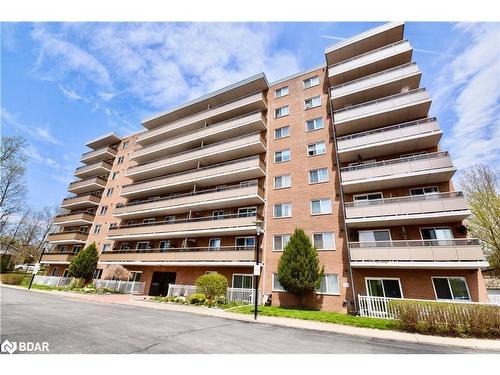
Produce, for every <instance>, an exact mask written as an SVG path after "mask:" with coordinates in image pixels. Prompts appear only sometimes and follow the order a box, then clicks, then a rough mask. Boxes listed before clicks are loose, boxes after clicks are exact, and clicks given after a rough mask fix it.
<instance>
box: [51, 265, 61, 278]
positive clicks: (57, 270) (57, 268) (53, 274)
mask: <svg viewBox="0 0 500 375" xmlns="http://www.w3.org/2000/svg"><path fill="white" fill-rule="evenodd" d="M58 272H59V267H54V268H52V273H51V274H50V275H51V276H55V275H56V274H57V273H58Z"/></svg>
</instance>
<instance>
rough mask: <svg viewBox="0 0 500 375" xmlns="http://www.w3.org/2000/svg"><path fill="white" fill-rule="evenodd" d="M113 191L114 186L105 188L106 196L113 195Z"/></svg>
mask: <svg viewBox="0 0 500 375" xmlns="http://www.w3.org/2000/svg"><path fill="white" fill-rule="evenodd" d="M114 191H115V188H112V187H110V188H108V189H107V190H106V197H111V196H112V195H113V192H114Z"/></svg>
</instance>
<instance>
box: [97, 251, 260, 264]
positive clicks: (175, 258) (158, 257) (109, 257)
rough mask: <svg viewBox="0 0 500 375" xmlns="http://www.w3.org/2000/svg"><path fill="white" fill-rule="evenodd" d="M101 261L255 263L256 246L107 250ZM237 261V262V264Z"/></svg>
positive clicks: (136, 262) (100, 257)
mask: <svg viewBox="0 0 500 375" xmlns="http://www.w3.org/2000/svg"><path fill="white" fill-rule="evenodd" d="M99 262H100V263H108V262H109V263H122V264H130V263H134V264H148V263H160V264H172V265H182V264H183V263H184V264H187V265H190V266H192V265H196V264H197V263H198V264H213V265H226V266H235V265H251V264H255V248H253V247H235V246H221V247H218V248H209V247H192V248H169V249H146V250H142V249H141V250H139V249H129V250H113V251H105V252H103V253H102V254H101V255H100V256H99ZM235 263H236V264H235Z"/></svg>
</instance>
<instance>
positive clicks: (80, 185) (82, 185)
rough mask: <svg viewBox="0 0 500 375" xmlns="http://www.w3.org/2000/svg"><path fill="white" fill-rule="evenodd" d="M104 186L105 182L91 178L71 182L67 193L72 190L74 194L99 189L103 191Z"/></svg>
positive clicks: (101, 179) (100, 178) (99, 178)
mask: <svg viewBox="0 0 500 375" xmlns="http://www.w3.org/2000/svg"><path fill="white" fill-rule="evenodd" d="M105 186H106V180H105V179H104V178H102V177H99V176H98V177H92V178H87V179H85V180H79V181H73V182H71V183H70V184H69V188H68V190H69V191H72V190H74V191H75V192H77V191H81V192H82V193H83V192H85V191H87V190H88V191H93V190H97V189H99V188H102V189H104V187H105Z"/></svg>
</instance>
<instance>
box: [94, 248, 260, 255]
mask: <svg viewBox="0 0 500 375" xmlns="http://www.w3.org/2000/svg"><path fill="white" fill-rule="evenodd" d="M250 250H251V251H255V246H218V247H209V246H205V247H169V248H154V249H153V248H152V249H113V250H106V251H103V252H102V253H101V254H135V253H182V252H203V251H250Z"/></svg>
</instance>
